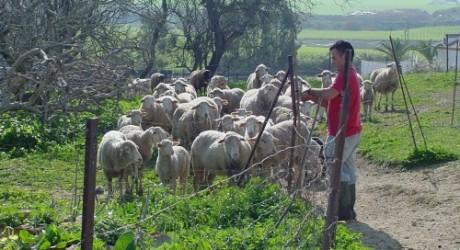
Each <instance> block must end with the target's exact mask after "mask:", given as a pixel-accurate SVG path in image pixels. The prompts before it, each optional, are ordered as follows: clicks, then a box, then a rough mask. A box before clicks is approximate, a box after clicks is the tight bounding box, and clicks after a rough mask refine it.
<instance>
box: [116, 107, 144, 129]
mask: <svg viewBox="0 0 460 250" xmlns="http://www.w3.org/2000/svg"><path fill="white" fill-rule="evenodd" d="M141 122H142V117H141V111H140V110H137V109H133V110H131V111H130V112H129V113H128V114H126V115H122V116H121V117H120V118H118V122H117V125H118V129H120V128H122V127H124V126H126V125H136V126H140V125H141Z"/></svg>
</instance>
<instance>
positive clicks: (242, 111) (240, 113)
mask: <svg viewBox="0 0 460 250" xmlns="http://www.w3.org/2000/svg"><path fill="white" fill-rule="evenodd" d="M230 114H231V115H232V116H237V117H246V116H249V115H252V111H247V110H246V109H244V108H239V109H236V110H235V111H233V112H232V113H230Z"/></svg>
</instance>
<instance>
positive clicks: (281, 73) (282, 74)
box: [275, 70, 286, 82]
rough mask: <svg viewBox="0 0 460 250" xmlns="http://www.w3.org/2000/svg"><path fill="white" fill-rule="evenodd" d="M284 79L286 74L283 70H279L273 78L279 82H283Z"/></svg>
mask: <svg viewBox="0 0 460 250" xmlns="http://www.w3.org/2000/svg"><path fill="white" fill-rule="evenodd" d="M284 77H286V72H285V71H284V70H280V71H278V72H276V74H275V78H276V79H278V80H279V81H280V82H283V80H284Z"/></svg>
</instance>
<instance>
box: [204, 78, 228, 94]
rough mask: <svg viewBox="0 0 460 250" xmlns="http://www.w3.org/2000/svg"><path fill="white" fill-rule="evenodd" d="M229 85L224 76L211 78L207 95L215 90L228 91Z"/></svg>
mask: <svg viewBox="0 0 460 250" xmlns="http://www.w3.org/2000/svg"><path fill="white" fill-rule="evenodd" d="M227 83H228V81H227V78H225V77H224V76H220V75H215V76H213V77H212V78H211V81H210V82H209V85H208V88H207V90H206V93H208V94H209V92H210V91H211V90H213V89H215V88H219V89H228V85H227Z"/></svg>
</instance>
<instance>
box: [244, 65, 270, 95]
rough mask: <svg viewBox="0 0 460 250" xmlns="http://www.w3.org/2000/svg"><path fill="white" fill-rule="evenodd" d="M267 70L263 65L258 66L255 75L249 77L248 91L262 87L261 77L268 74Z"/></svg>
mask: <svg viewBox="0 0 460 250" xmlns="http://www.w3.org/2000/svg"><path fill="white" fill-rule="evenodd" d="M267 70H268V68H267V66H265V65H263V64H259V65H257V67H256V70H255V71H254V72H253V73H251V74H250V75H249V77H248V80H247V84H246V90H250V89H258V88H260V87H261V86H262V80H261V77H262V76H263V75H265V74H267V73H268V71H267Z"/></svg>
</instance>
